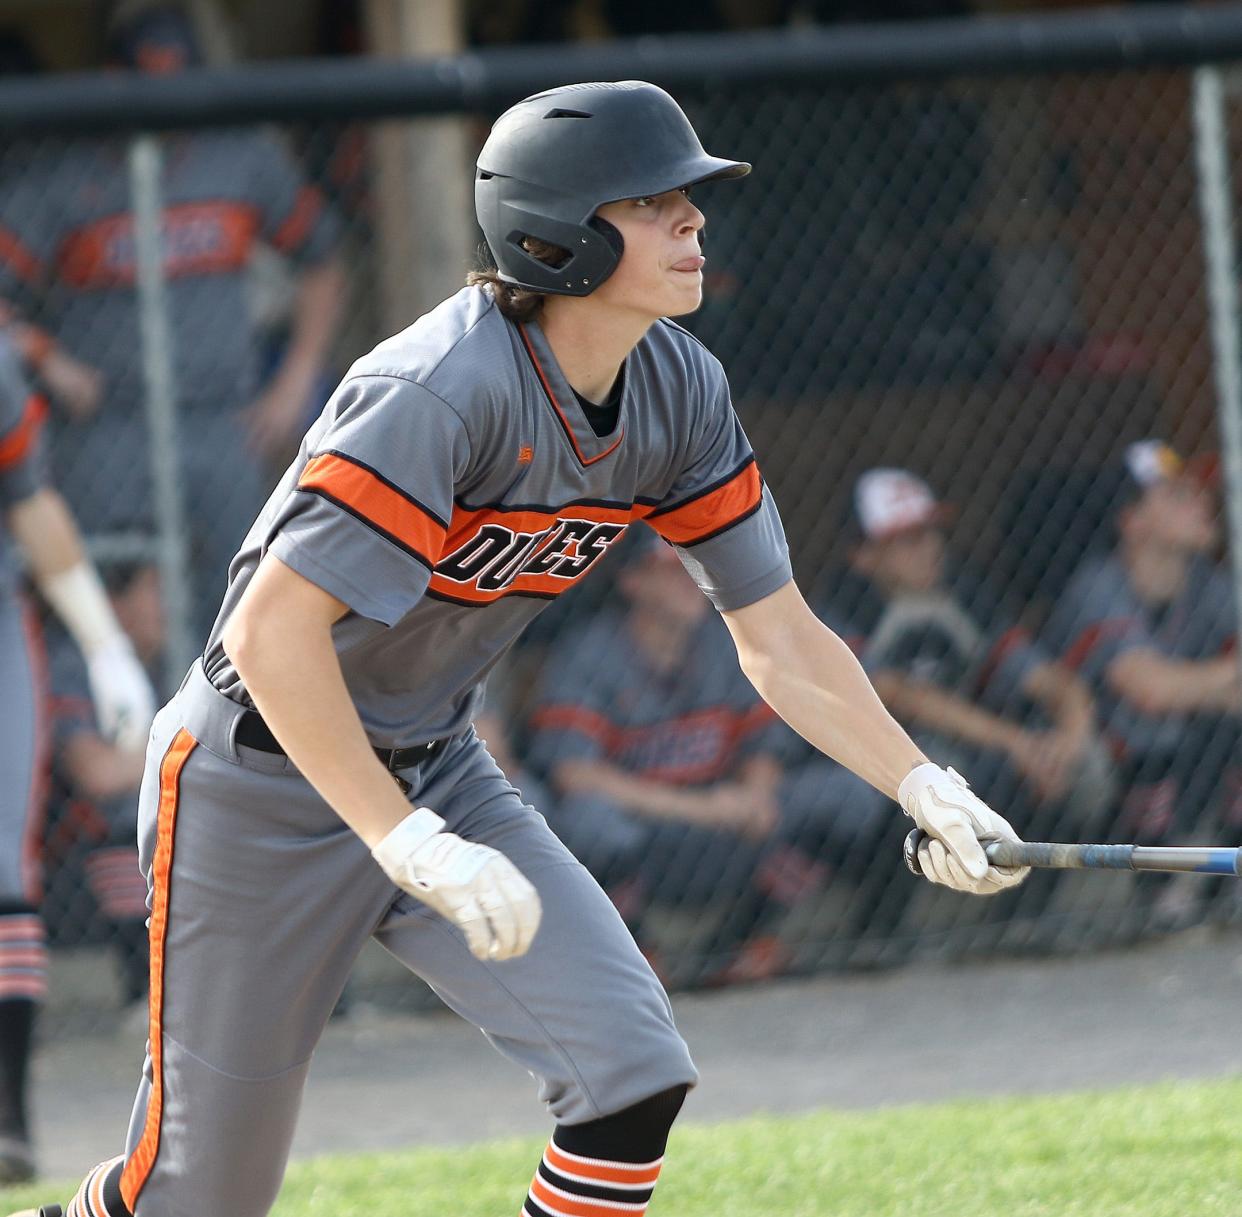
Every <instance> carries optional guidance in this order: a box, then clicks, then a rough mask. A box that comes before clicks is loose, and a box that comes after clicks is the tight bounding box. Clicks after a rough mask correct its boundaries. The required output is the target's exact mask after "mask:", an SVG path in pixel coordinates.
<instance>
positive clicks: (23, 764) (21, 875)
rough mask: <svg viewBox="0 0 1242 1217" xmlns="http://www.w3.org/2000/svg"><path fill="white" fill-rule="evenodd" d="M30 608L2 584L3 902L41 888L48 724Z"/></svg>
mask: <svg viewBox="0 0 1242 1217" xmlns="http://www.w3.org/2000/svg"><path fill="white" fill-rule="evenodd" d="M26 612H27V609H26V605H25V602H24V601H23V600H22V599H21V598H20V597H18V596H15V595H9V594H7V593H6V592H5V591H4V589H2V588H0V710H2V711H3V714H2V715H0V723H2V724H3V730H0V905H8V904H14V905H16V904H25V903H32V902H34V901H35V900H36V897H37V893H38V887H39V882H38V874H37V865H38V831H39V820H40V816H41V813H42V798H41V794H42V791H41V790H40V780H39V777H40V772H41V767H42V765H43V763H44V761H45V760H46V747H45V745H46V735H47V725H46V723H45V721H44V719H45V714H44V710H43V705H42V700H43V697H44V690H43V688H42V686H41V681H40V677H39V673H38V671H37V669H36V655H35V647H36V644H35V643H34V641H33V640H32V638H31V637H30V627H29V625H28V623H27V621H26Z"/></svg>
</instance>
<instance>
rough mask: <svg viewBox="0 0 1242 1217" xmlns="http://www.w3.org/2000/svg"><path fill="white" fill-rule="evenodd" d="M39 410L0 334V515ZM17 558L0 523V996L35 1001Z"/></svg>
mask: <svg viewBox="0 0 1242 1217" xmlns="http://www.w3.org/2000/svg"><path fill="white" fill-rule="evenodd" d="M45 413H46V408H45V406H44V404H43V402H42V400H41V399H40V398H39V397H37V396H36V395H35V394H33V393H32V392H31V390H30V387H29V385H28V384H27V382H26V380H25V378H24V377H23V375H22V370H21V365H20V362H19V360H18V357H17V353H16V351H15V350H14V348H13V346H12V345H11V344H10V342H9V341H8V339H7V337H6V336H5V334H4V332H3V331H2V330H0V513H7V512H8V511H9V510H10V509H11V508H12V507H13V506H15V505H16V504H17V503H20V502H21V501H22V500H23V499H26V498H29V497H30V496H31V495H32V494H34V493H35V492H36V491H38V490H39V489H40V488H41V487H42V486H43V484H44V476H45V475H44V462H43V453H42V443H41V435H40V433H41V430H42V426H43V419H44V415H45ZM20 572H21V563H20V560H19V557H18V554H17V552H16V548H15V546H14V545H13V543H12V541H11V539H10V538H9V537H8V536H7V535H6V533H5V531H4V528H3V525H2V524H0V721H2V722H3V730H0V1002H3V1001H5V1000H10V999H13V998H29V999H38V998H41V997H42V996H43V995H44V991H45V988H46V971H47V961H46V955H45V949H44V935H43V925H42V922H41V921H40V920H39V917H38V915H37V912H36V907H37V903H38V897H39V873H38V858H39V853H38V851H39V828H40V823H41V818H42V810H43V806H42V804H43V775H44V763H45V761H46V759H47V750H46V737H47V726H46V714H45V701H46V695H45V688H44V676H43V667H44V665H43V648H42V643H41V642H40V640H39V637H38V632H37V627H36V626H35V624H34V620H33V614H32V611H31V609H30V608H29V606H28V605H27V604H26V602H25V600H24V597H23V596H22V594H21V591H20Z"/></svg>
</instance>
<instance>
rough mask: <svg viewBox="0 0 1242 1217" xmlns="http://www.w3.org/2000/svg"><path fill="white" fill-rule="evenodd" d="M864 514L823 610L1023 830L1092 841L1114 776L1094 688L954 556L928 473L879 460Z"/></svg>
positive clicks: (896, 706) (897, 702) (907, 721)
mask: <svg viewBox="0 0 1242 1217" xmlns="http://www.w3.org/2000/svg"><path fill="white" fill-rule="evenodd" d="M854 512H855V524H856V528H857V540H856V543H855V545H854V546H853V548H852V549H851V551H850V558H849V563H850V569H849V571H848V572H847V573H846V575H845V576H844V577H842V578H841V579H839V580H838V582H837V586H836V587H835V589H834V592H833V594H832V595H831V596H830V597H828V598H827V599H826V602H825V603H824V605H823V606H822V608H823V617H824V619H825V620H826V621H827V622H828V624H829V625H832V626H834V628H836V629H837V631H838V633H840V635H841V637H843V638H845V639H846V640H847V641H849V642H850V644H851V645H852V646H853V648H854V650H855V652H856V654H857V655H858V656H859V658H860V659H861V660H862V663H863V666H864V668H865V669H866V670H867V672H868V673H869V674H870V676H871V678H872V680H873V682H874V683H875V687H876V689H877V690H878V691H879V693H880V695H881V697H883V698H884V700H885V703H886V704H887V705H888V706H890V707H891V708H892V712H893V714H894V716H895V717H896V718H897V719H898V721H899V722H901V723H902V724H903V725H904V726H905V727H906V728H907V730H909V731H910V732H911V734H912V735H913V737H914V738H915V739H916V740H917V741H919V743H920V745H921V746H922V747H923V748H924V749H930V750H931V751H932V752H934V753H935V754H936V755H938V756H944V757H946V758H948V760H947V761H946V763H947V764H951V765H952V766H953V767H954V768H956V769H958V770H960V771H961V772H962V773H969V774H970V775H971V782H972V784H973V785H974V786H975V788H976V789H977V790H978V791H979V792H980V793H981V795H982V797H984V798H985V799H987V800H990V801H991V802H993V803H996V804H997V805H999V806H1004V807H1006V808H1008V809H1009V810H1010V812H1011V817H1012V821H1013V823H1014V825H1015V827H1016V828H1017V829H1018V831H1019V833H1020V834H1021V835H1022V836H1024V837H1025V838H1027V839H1028V840H1049V839H1053V840H1059V839H1061V837H1060V836H1058V835H1057V834H1058V833H1059V834H1061V835H1065V834H1068V839H1070V840H1077V839H1084V840H1085V839H1088V837H1086V836H1083V835H1082V834H1084V833H1087V834H1089V833H1090V825H1091V823H1092V822H1093V821H1094V823H1095V825H1096V827H1097V828H1099V827H1100V826H1102V824H1103V822H1104V820H1105V817H1106V815H1107V810H1108V808H1109V806H1110V800H1111V797H1112V794H1113V789H1114V786H1113V776H1112V771H1111V767H1110V765H1109V762H1108V758H1107V756H1106V754H1105V751H1104V748H1103V746H1102V743H1101V741H1100V738H1099V736H1098V733H1097V732H1096V729H1095V711H1094V705H1093V702H1092V697H1091V693H1090V690H1089V689H1088V687H1087V685H1086V684H1085V683H1084V682H1083V681H1082V679H1080V678H1079V677H1078V676H1076V675H1074V674H1073V673H1072V672H1070V671H1069V670H1068V669H1067V668H1066V667H1064V666H1063V665H1062V664H1059V663H1057V662H1055V661H1054V660H1053V659H1052V657H1051V656H1050V655H1049V654H1047V653H1046V652H1045V651H1044V650H1042V649H1041V648H1040V646H1039V645H1038V644H1037V643H1036V642H1035V641H1034V640H1033V639H1032V637H1031V635H1030V634H1029V633H1028V632H1027V631H1026V630H1025V629H1023V628H1022V627H1021V626H1020V625H1019V624H1018V623H1017V622H1016V621H1015V620H1013V619H1012V618H1011V617H1010V616H1008V615H1007V614H1006V612H1005V610H1004V607H1003V605H1002V603H1001V599H1000V597H999V596H998V595H997V594H996V593H995V591H994V590H993V589H992V588H991V587H989V585H988V582H987V580H986V579H985V578H984V577H982V576H981V575H980V574H978V573H976V572H973V571H971V570H970V569H969V568H966V567H964V566H962V565H960V564H959V563H957V562H956V561H955V560H954V558H953V556H952V554H951V551H950V549H949V546H948V543H947V539H946V535H945V531H944V524H945V523H946V521H947V520H948V519H949V518H950V514H951V512H950V508H949V507H948V505H946V504H943V503H940V502H938V501H937V499H936V497H935V495H934V494H933V493H932V490H931V487H930V486H928V485H927V483H926V482H924V481H923V480H922V479H921V478H918V477H916V476H915V475H914V474H912V473H910V472H908V471H906V470H904V469H871V470H868V471H867V472H866V473H864V474H863V475H862V476H861V477H860V478H859V479H858V481H857V483H856V485H855V489H854ZM1048 886H1050V880H1049V877H1048V875H1040V876H1037V877H1036V881H1035V882H1034V883H1030V884H1027V885H1026V887H1025V888H1024V890H1023V892H1022V893H1021V898H1022V899H1023V900H1024V901H1026V902H1028V903H1029V902H1033V901H1035V900H1037V899H1038V898H1039V895H1040V893H1041V892H1042V893H1043V894H1044V895H1046V894H1047V889H1048ZM1017 895H1018V894H1017V893H1015V896H1017ZM1000 907H1004V906H1000Z"/></svg>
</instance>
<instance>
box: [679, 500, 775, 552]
mask: <svg viewBox="0 0 1242 1217" xmlns="http://www.w3.org/2000/svg"><path fill="white" fill-rule="evenodd" d="M762 506H763V493H762V491H761V492H760V495H759V501H758V502H757V503H756V504H755V505H754V506H753V507H748V508H747V509H746V510H745V511H744V512H742V514H741V515H740V516H737V517H735V518H734V519H732V520H730V521H729V522H728V523H727V524H722V525H721V526H720V527H719V528H717V529H716V531H715V532H709V533H708V534H707V536H705V537H696V538H695V539H694V540H693V541H670V542H669V544H670V545H672V546H675V547H676V548H677V549H693V548H694V547H695V546H696V545H702V544H703V542H704V541H710V540H712V539H713V538H715V537H718V536H720V534H721V533H725V532H728V531H729V529H730V528H736V527H737V526H738V525H739V524H741V523H742V522H743V521H745V520H749V519H750V517H751V516H753V515H754V514H755V513H756V512H757V511H758V510H759V509H760V508H761V507H762Z"/></svg>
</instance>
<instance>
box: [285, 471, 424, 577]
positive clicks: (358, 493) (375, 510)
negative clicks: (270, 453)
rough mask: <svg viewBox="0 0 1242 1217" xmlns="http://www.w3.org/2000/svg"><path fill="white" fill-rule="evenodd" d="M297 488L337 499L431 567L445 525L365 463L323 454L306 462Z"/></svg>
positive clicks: (347, 509) (345, 508) (340, 504)
mask: <svg viewBox="0 0 1242 1217" xmlns="http://www.w3.org/2000/svg"><path fill="white" fill-rule="evenodd" d="M298 489H299V490H304V491H306V492H307V493H309V494H317V495H319V496H320V497H322V498H325V499H327V500H328V501H329V502H331V503H335V504H336V505H337V506H338V507H340V508H342V509H344V510H345V511H348V512H349V513H350V515H352V516H354V517H356V518H357V519H359V520H361V521H362V522H363V523H364V524H366V525H367V527H369V528H371V529H373V530H374V531H376V532H378V533H379V534H380V535H381V536H384V537H386V538H387V539H388V540H389V541H391V542H392V543H393V544H394V545H397V546H399V547H400V548H401V549H403V550H405V552H406V553H408V554H409V555H410V556H411V557H413V558H417V559H418V561H419V562H421V563H422V564H423V565H424V566H427V567H432V566H435V564H436V559H438V558H439V556H440V550H441V548H442V547H443V545H444V532H445V530H444V525H443V524H442V523H441V522H440V520H439V519H437V517H436V516H435V514H434V513H433V512H432V511H430V510H429V509H428V508H426V507H424V506H423V505H422V504H421V503H420V502H418V500H417V499H414V498H411V497H410V496H409V495H408V494H406V493H405V491H403V490H401V489H400V488H399V487H397V486H394V485H393V483H392V482H390V481H388V480H387V479H386V478H384V477H383V476H382V475H381V474H379V473H378V472H376V470H374V469H372V468H371V467H370V466H369V465H364V464H363V463H362V462H361V461H358V460H355V459H354V458H352V457H348V456H345V455H344V454H343V453H340V452H333V451H328V452H321V453H320V454H319V455H318V456H316V457H312V458H311V460H309V461H307V462H306V467H305V468H304V469H303V470H302V473H301V476H300V477H299V478H298Z"/></svg>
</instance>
